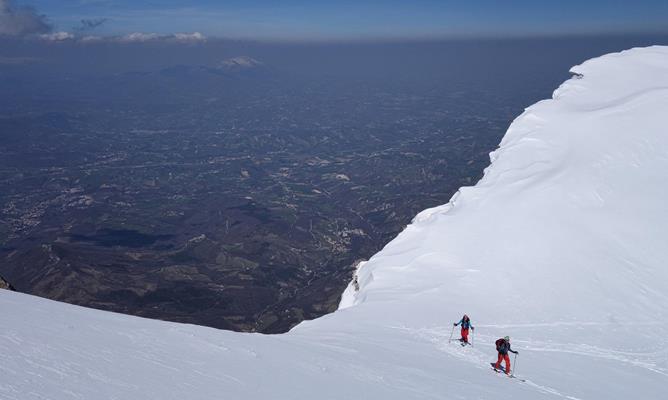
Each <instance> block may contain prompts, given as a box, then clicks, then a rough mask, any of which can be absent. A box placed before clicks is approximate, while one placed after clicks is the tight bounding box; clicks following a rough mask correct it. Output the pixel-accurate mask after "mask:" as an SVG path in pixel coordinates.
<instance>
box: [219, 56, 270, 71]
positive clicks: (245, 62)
mask: <svg viewBox="0 0 668 400" xmlns="http://www.w3.org/2000/svg"><path fill="white" fill-rule="evenodd" d="M263 66H264V64H263V63H261V62H260V61H258V60H256V59H254V58H251V57H248V56H239V57H233V58H228V59H227V60H224V61H222V62H221V63H220V66H219V69H227V70H247V69H254V68H261V67H263Z"/></svg>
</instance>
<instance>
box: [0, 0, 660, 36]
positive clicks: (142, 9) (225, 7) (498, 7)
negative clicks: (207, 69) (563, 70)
mask: <svg viewBox="0 0 668 400" xmlns="http://www.w3.org/2000/svg"><path fill="white" fill-rule="evenodd" d="M667 19H668V2H665V1H661V0H642V1H627V0H624V1H615V2H610V1H605V0H592V1H587V2H579V1H575V0H564V1H561V2H549V3H548V2H535V1H529V0H512V1H506V2H502V3H501V2H495V1H490V0H474V1H469V2H465V3H464V2H457V1H453V0H446V1H437V0H417V1H413V2H402V1H394V0H391V1H379V0H361V1H350V0H344V1H337V2H331V1H330V2H328V1H317V0H316V1H305V0H289V1H285V2H281V3H280V5H279V4H276V3H275V2H271V1H268V0H254V1H239V0H233V1H226V2H224V3H222V4H221V2H217V1H213V0H198V1H193V2H182V1H175V0H166V1H159V2H157V1H152V0H137V1H130V0H63V1H58V2H53V1H48V0H0V36H3V35H4V36H25V35H31V34H47V33H58V34H59V35H56V36H53V38H56V39H69V38H72V37H75V36H92V35H95V36H101V37H105V36H124V35H130V34H133V33H143V34H153V35H163V36H164V35H174V34H177V33H184V32H193V33H194V32H197V33H199V34H201V35H202V36H203V37H204V36H205V37H222V38H231V39H256V40H297V41H313V40H316V41H317V40H370V39H380V40H383V39H390V40H397V39H434V38H436V39H439V38H479V37H526V36H545V35H550V36H554V35H557V36H562V35H582V34H587V35H592V34H593V35H597V34H611V33H612V34H626V33H653V34H656V33H659V34H660V33H665V32H668V29H667V28H666V25H665V21H666V20H667ZM134 38H140V39H145V38H151V36H135V37H134ZM185 38H186V39H199V38H201V37H200V36H193V37H185Z"/></svg>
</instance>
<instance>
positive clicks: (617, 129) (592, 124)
mask: <svg viewBox="0 0 668 400" xmlns="http://www.w3.org/2000/svg"><path fill="white" fill-rule="evenodd" d="M571 72H573V73H574V74H575V76H574V78H572V79H570V80H568V81H567V82H565V83H564V84H562V85H561V86H560V87H559V88H558V89H557V90H556V91H555V92H554V95H553V99H551V100H545V101H541V102H539V103H537V104H535V105H533V106H531V107H529V108H527V109H526V111H525V112H524V113H523V114H522V115H521V116H519V117H518V118H517V119H516V120H515V121H514V122H513V124H512V125H511V126H510V128H509V129H508V132H507V134H506V135H505V137H504V139H503V141H502V142H501V144H500V147H499V149H498V150H496V151H495V152H493V153H492V154H491V155H490V158H491V160H492V164H491V166H490V167H488V168H487V169H486V171H485V174H484V177H483V178H482V179H481V181H480V182H478V184H476V185H475V186H473V187H465V188H462V189H461V190H460V191H459V192H458V193H457V194H456V195H455V196H454V197H453V199H452V200H451V201H450V203H448V204H446V205H444V206H441V207H436V208H434V209H431V210H426V211H424V212H422V213H420V214H419V215H418V216H417V217H416V218H415V219H414V221H413V223H412V224H411V225H410V226H408V227H407V228H406V229H405V231H404V232H402V233H401V234H400V235H399V236H398V237H397V238H396V239H395V240H393V241H392V242H391V243H389V244H388V245H387V246H386V247H385V248H384V249H383V250H382V251H381V252H379V253H378V254H377V255H375V256H374V257H372V258H371V259H370V260H369V261H368V262H366V263H364V264H362V265H360V266H359V269H358V273H357V279H356V283H351V285H350V287H349V288H348V289H347V290H346V292H345V294H344V296H343V298H342V301H341V305H340V310H339V311H337V312H336V313H334V314H331V315H328V316H325V317H323V318H320V319H318V320H314V321H308V322H304V323H302V324H300V325H298V326H297V327H296V328H295V329H293V330H292V331H291V332H289V333H288V334H285V335H277V336H262V335H257V334H238V333H232V332H221V331H216V330H213V329H209V328H203V327H197V326H192V325H182V324H174V323H166V322H160V321H151V320H145V319H141V318H135V317H129V316H124V315H118V314H112V313H106V312H100V311H95V310H90V309H85V308H80V307H75V306H70V305H65V304H59V303H55V302H51V301H48V300H43V299H39V298H35V297H32V296H27V295H22V294H16V293H9V292H4V291H0V313H2V321H3V326H2V329H0V399H3V400H4V399H44V398H46V399H78V398H82V399H91V398H95V399H112V398H115V399H185V398H187V399H211V398H230V399H237V398H244V399H353V398H354V399H359V398H364V399H402V400H405V399H458V398H464V399H467V398H476V399H478V398H479V399H532V400H533V399H627V398H643V399H660V398H663V397H665V388H666V387H668V318H667V317H668V315H667V314H668V311H667V310H668V266H667V265H666V261H667V260H668V246H666V245H665V242H666V239H667V238H668V211H666V207H665V203H666V198H668V189H667V188H666V187H665V182H666V175H667V174H668V173H667V172H666V171H668V132H667V129H668V128H666V127H668V113H666V111H665V110H668V89H666V88H668V47H658V46H655V47H649V48H643V49H632V50H629V51H625V52H622V53H617V54H610V55H606V56H603V57H599V58H596V59H592V60H589V61H587V62H585V63H584V64H582V65H580V66H577V67H574V68H573V69H572V70H571ZM355 286H358V288H356V287H355ZM463 313H468V314H469V315H470V316H471V318H472V323H473V325H474V326H475V327H476V331H475V336H474V337H473V340H474V346H473V347H466V348H462V347H460V346H459V345H458V344H455V343H448V342H449V338H450V335H451V333H452V332H453V327H452V322H455V321H456V320H458V319H459V318H460V317H461V315H462V314H463ZM454 334H455V336H454V337H456V335H457V332H454ZM506 334H508V335H510V336H511V338H512V343H513V347H514V348H515V349H516V350H519V351H520V356H519V358H518V359H517V361H518V365H517V370H516V373H517V375H518V376H519V377H521V378H524V379H526V382H521V381H519V380H512V379H506V378H505V377H503V376H500V375H497V374H495V373H494V372H493V371H491V370H490V368H489V362H490V361H494V360H495V351H494V346H493V342H494V340H495V339H496V338H498V337H500V336H503V335H506Z"/></svg>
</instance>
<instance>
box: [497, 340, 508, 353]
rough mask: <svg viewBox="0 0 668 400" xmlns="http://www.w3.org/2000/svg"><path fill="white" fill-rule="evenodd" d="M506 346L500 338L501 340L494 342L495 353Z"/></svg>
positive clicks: (504, 341)
mask: <svg viewBox="0 0 668 400" xmlns="http://www.w3.org/2000/svg"><path fill="white" fill-rule="evenodd" d="M506 345H507V343H506V339H503V338H501V339H499V340H497V341H496V351H501V350H502V349H505V348H506Z"/></svg>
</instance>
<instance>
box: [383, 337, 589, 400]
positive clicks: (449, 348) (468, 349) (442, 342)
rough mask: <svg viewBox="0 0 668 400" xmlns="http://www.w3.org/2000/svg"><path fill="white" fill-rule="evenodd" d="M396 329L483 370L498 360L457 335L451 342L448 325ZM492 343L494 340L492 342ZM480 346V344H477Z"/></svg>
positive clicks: (526, 381)
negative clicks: (461, 341)
mask: <svg viewBox="0 0 668 400" xmlns="http://www.w3.org/2000/svg"><path fill="white" fill-rule="evenodd" d="M396 329H402V330H405V331H408V332H409V333H410V334H412V335H414V336H417V337H419V338H420V339H422V340H427V341H429V342H431V343H433V344H434V346H435V347H436V348H437V349H438V350H439V351H442V352H444V353H447V354H448V355H450V356H452V357H454V358H457V359H459V360H462V361H464V362H466V363H469V364H473V365H475V367H476V368H478V369H483V370H490V368H489V363H490V362H494V361H496V353H495V352H493V353H491V356H490V352H485V351H482V350H481V349H480V348H479V347H474V346H476V345H475V342H474V346H465V347H462V346H461V345H460V344H459V341H457V340H456V339H455V336H458V332H455V333H457V335H454V336H453V340H452V342H451V343H449V342H448V339H449V337H450V330H449V329H448V328H446V327H435V328H420V329H410V328H407V327H401V328H400V327H396ZM476 338H477V339H478V340H485V341H486V342H485V343H487V342H490V340H491V339H490V337H487V336H485V335H480V336H479V337H478V335H476ZM490 343H492V342H490ZM477 346H480V345H477ZM482 347H483V348H493V346H491V345H489V344H485V345H483V346H482ZM521 379H523V381H519V380H518V382H521V383H522V384H525V385H527V386H529V387H531V388H533V389H535V390H537V391H539V392H542V393H544V394H549V395H554V396H557V397H560V398H563V399H568V400H581V399H580V398H578V397H574V396H570V395H567V394H564V393H561V392H560V391H559V390H557V389H554V388H552V387H549V386H545V385H540V384H538V383H535V382H533V381H531V380H529V379H526V378H524V377H522V378H521Z"/></svg>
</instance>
